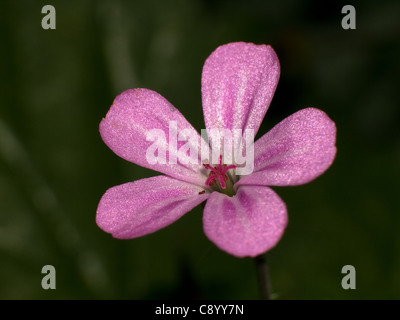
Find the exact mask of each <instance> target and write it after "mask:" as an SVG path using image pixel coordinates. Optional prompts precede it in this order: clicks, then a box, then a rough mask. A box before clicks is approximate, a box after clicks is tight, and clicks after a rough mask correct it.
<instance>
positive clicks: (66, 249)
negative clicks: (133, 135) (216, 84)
mask: <svg viewBox="0 0 400 320" xmlns="http://www.w3.org/2000/svg"><path fill="white" fill-rule="evenodd" d="M45 4H52V5H53V6H54V7H55V8H56V12H57V15H56V17H57V28H56V30H43V29H42V28H41V20H42V18H43V16H44V15H43V14H42V13H41V8H42V6H43V5H45ZM345 4H353V5H354V6H355V8H356V12H357V20H356V22H357V29H356V30H343V29H342V27H341V20H342V17H343V16H344V15H343V14H342V13H341V8H342V7H343V5H345ZM399 16H400V3H399V2H398V1H359V2H352V3H347V2H340V1H317V0H315V1H310V0H309V1H297V0H296V1H295V0H282V1H255V0H250V1H218V2H216V1H211V0H208V1H204V0H203V1H200V0H191V1H187V0H181V1H178V0H176V1H22V0H18V1H4V0H2V1H1V2H0V41H1V42H0V46H1V50H0V80H1V86H0V298H2V299H147V298H179V297H183V298H208V299H257V298H258V292H257V284H256V277H255V270H254V264H253V261H252V259H250V258H245V259H239V258H235V257H233V256H229V255H228V254H226V253H225V252H222V251H220V250H218V249H217V248H216V247H215V246H214V245H213V244H212V243H211V242H210V241H209V240H208V239H207V238H206V237H205V235H204V233H203V231H202V221H201V219H202V208H201V207H199V208H196V209H195V210H193V211H192V212H191V213H189V214H187V215H186V216H184V217H183V218H182V219H180V220H179V221H178V222H176V223H174V224H173V225H171V226H169V227H168V228H165V229H163V230H161V231H159V232H157V233H154V234H152V235H148V236H145V237H142V238H139V239H134V240H128V241H121V240H116V239H113V238H112V237H111V236H110V235H108V234H106V233H105V232H103V231H102V230H100V229H99V228H98V227H97V225H96V224H95V213H96V207H97V204H98V201H99V199H100V198H101V196H102V194H103V193H104V192H105V190H106V189H107V188H109V187H112V186H114V185H117V184H122V183H125V182H128V181H132V180H136V179H139V178H143V177H147V176H149V175H152V174H154V173H153V172H151V171H150V170H145V169H142V168H140V167H138V166H136V165H134V164H131V163H128V162H126V161H124V160H122V159H120V158H119V157H118V156H116V155H115V154H114V153H113V152H112V151H110V150H109V149H108V147H107V146H106V145H105V144H104V143H103V141H102V140H101V138H100V135H99V132H98V124H99V122H100V120H101V118H102V117H103V116H104V115H105V114H106V112H107V111H108V108H109V106H110V105H111V103H112V101H113V99H114V97H115V96H116V95H117V94H119V93H120V92H122V91H124V90H126V89H128V88H135V87H144V88H150V89H153V90H155V91H157V92H159V93H161V94H162V95H163V96H164V97H166V98H167V99H168V100H169V101H170V102H171V103H172V104H174V105H175V106H176V107H177V108H178V109H179V110H181V112H182V113H183V114H184V115H185V116H186V118H187V119H188V120H189V121H190V122H191V123H192V124H193V125H194V126H195V128H197V129H198V130H200V129H201V128H204V123H203V117H202V109H201V94H200V79H201V70H202V66H203V63H204V60H205V59H206V58H207V57H208V55H209V54H210V53H211V52H212V51H213V50H214V49H215V48H217V47H218V46H219V45H222V44H225V43H228V42H233V41H246V42H254V43H266V44H271V45H272V47H273V48H274V49H275V51H276V52H277V54H278V57H279V59H280V63H281V78H280V82H279V85H278V88H277V91H276V94H275V97H274V99H273V102H272V104H271V106H270V109H269V111H268V113H267V116H266V118H265V120H264V122H263V125H262V127H261V129H260V132H259V135H260V134H263V133H265V132H267V131H268V130H269V129H270V128H271V127H272V126H273V125H274V124H276V123H278V122H279V121H280V120H282V119H283V118H285V117H286V116H288V115H290V114H292V113H293V112H295V111H297V110H299V109H301V108H304V107H309V106H313V107H317V108H320V109H322V110H324V111H325V112H327V113H328V115H329V116H330V117H331V118H332V119H333V120H334V121H335V122H336V125H337V128H338V136H337V148H338V153H337V157H336V160H335V162H334V164H333V165H332V167H331V168H330V169H329V170H328V171H327V172H326V174H324V175H322V176H321V177H320V178H318V179H317V180H315V181H313V182H312V183H309V184H307V185H304V186H298V187H286V188H283V187H282V188H274V189H275V190H276V191H277V193H278V194H279V195H280V196H281V197H282V199H283V200H284V201H285V203H286V205H287V207H288V211H289V225H288V227H287V230H286V232H285V234H284V236H283V238H282V240H281V241H280V242H279V243H278V245H277V246H276V247H275V248H274V249H273V250H271V251H270V252H269V253H268V254H267V259H268V262H269V267H270V275H271V279H272V286H273V291H274V297H275V298H277V299H398V298H400V256H399V252H400V233H399V222H400V205H399V195H400V190H399V189H400V188H399V182H400V179H399V178H400V174H399V173H400V172H399V171H400V170H399V163H400V140H399V119H400V117H399V102H398V101H399V97H398V96H399V81H398V75H399V73H400V67H399V57H400V50H399V43H398V39H400V27H399ZM47 264H50V265H53V266H55V268H56V270H57V278H56V279H57V282H56V283H57V289H56V290H47V291H46V290H43V289H42V287H41V280H42V277H43V276H44V275H43V274H41V269H42V267H43V266H44V265H47ZM347 264H350V265H353V266H355V268H356V271H357V289H356V290H347V291H346V290H343V289H342V287H341V279H342V277H343V275H342V274H341V269H342V267H343V266H344V265H347Z"/></svg>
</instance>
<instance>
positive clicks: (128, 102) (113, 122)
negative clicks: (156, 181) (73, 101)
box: [100, 89, 206, 185]
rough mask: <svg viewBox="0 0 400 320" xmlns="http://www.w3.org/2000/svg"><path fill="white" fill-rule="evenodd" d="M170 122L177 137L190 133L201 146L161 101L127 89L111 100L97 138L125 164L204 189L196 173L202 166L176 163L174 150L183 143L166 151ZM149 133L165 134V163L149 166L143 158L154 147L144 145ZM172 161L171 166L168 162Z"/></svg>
mask: <svg viewBox="0 0 400 320" xmlns="http://www.w3.org/2000/svg"><path fill="white" fill-rule="evenodd" d="M171 121H172V122H175V123H176V129H177V130H176V131H177V134H179V133H180V132H182V130H184V129H188V130H192V132H193V133H194V134H195V135H196V139H197V146H200V145H201V144H200V143H201V137H200V135H199V134H198V133H197V132H196V130H195V129H194V128H193V127H192V126H191V124H190V123H189V122H188V121H187V120H186V119H185V118H184V116H183V115H182V114H181V113H180V112H179V111H178V110H177V109H176V108H175V107H173V106H172V105H171V104H170V103H169V102H168V101H167V100H166V99H165V98H163V97H162V96H161V95H159V94H158V93H156V92H154V91H151V90H148V89H131V90H127V91H125V92H123V93H121V94H120V95H119V96H117V97H116V98H115V100H114V103H113V105H112V106H111V108H110V110H109V111H108V113H107V115H106V117H105V119H103V120H102V121H101V122H100V134H101V137H102V138H103V141H104V142H105V143H106V144H107V146H108V147H109V148H110V149H111V150H112V151H114V152H115V153H116V154H117V155H118V156H120V157H121V158H123V159H125V160H128V161H130V162H133V163H136V164H138V165H140V166H142V167H146V168H150V169H153V170H156V171H159V172H162V173H165V174H167V175H169V176H171V177H174V178H177V179H180V180H184V181H187V182H191V183H194V184H199V185H204V181H205V179H206V177H205V176H204V175H202V174H201V173H200V170H202V166H201V165H200V163H201V162H200V160H199V159H198V157H197V158H196V160H197V163H196V164H191V163H188V164H182V163H181V162H180V161H179V159H180V158H179V156H178V155H177V150H179V149H180V148H181V146H182V145H184V144H186V141H178V142H177V144H176V147H175V148H172V149H171V150H169V140H170V135H169V130H170V129H169V128H170V127H169V125H170V122H171ZM153 129H160V130H161V131H162V132H164V134H165V141H166V144H164V147H165V150H166V157H165V160H166V161H165V162H166V163H155V164H151V163H149V161H148V159H147V158H146V151H147V150H148V148H149V147H150V146H151V145H154V143H155V140H153V141H151V140H150V141H147V140H146V134H148V133H149V132H150V130H153ZM156 140H157V139H156ZM171 140H172V141H177V138H176V136H174V135H171ZM171 146H172V145H171ZM156 153H157V152H156ZM153 154H154V153H153ZM198 155H200V151H199V152H198ZM173 157H175V159H176V160H175V163H174V162H173V160H171V159H172V158H173ZM203 171H204V170H203Z"/></svg>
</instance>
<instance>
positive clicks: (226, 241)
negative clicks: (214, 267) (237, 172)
mask: <svg viewBox="0 0 400 320" xmlns="http://www.w3.org/2000/svg"><path fill="white" fill-rule="evenodd" d="M203 225H204V232H205V234H206V235H207V237H208V238H209V239H210V240H211V241H212V242H214V243H215V244H216V245H217V246H218V247H219V248H220V249H222V250H224V251H226V252H228V253H230V254H232V255H234V256H237V257H246V256H249V257H255V256H257V255H259V254H262V253H264V252H266V251H268V250H269V249H271V248H272V247H274V246H275V245H276V244H277V242H278V241H279V239H280V238H281V236H282V234H283V231H284V230H285V227H286V225H287V211H286V206H285V204H284V203H283V201H282V200H281V199H280V198H279V196H278V195H277V194H276V193H275V192H274V191H273V190H272V189H270V188H268V187H263V186H243V187H240V188H239V190H238V192H237V194H236V195H235V196H233V197H228V196H226V195H224V194H221V193H218V192H213V193H211V195H210V197H209V199H208V200H207V203H206V206H205V209H204V215H203Z"/></svg>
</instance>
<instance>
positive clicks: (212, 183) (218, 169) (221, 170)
mask: <svg viewBox="0 0 400 320" xmlns="http://www.w3.org/2000/svg"><path fill="white" fill-rule="evenodd" d="M203 166H204V168H206V169H208V170H210V172H209V174H208V178H207V180H206V186H208V187H213V189H214V190H217V191H219V192H221V193H224V194H226V195H228V196H233V195H234V194H235V192H234V190H233V184H234V183H233V179H232V176H231V174H230V173H229V172H228V170H230V169H235V168H236V166H235V165H234V164H231V165H229V166H228V165H226V164H222V155H220V156H219V164H218V165H217V166H215V167H212V166H210V165H209V164H203Z"/></svg>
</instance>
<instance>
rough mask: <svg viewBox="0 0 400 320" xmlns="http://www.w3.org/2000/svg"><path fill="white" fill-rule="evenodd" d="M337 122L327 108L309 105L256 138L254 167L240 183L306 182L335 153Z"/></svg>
mask: <svg viewBox="0 0 400 320" xmlns="http://www.w3.org/2000/svg"><path fill="white" fill-rule="evenodd" d="M335 141H336V126H335V123H334V122H333V121H332V120H331V119H330V118H329V117H328V116H327V115H326V113H325V112H323V111H321V110H319V109H315V108H307V109H303V110H300V111H298V112H296V113H294V114H292V115H291V116H289V117H287V118H286V119H284V120H283V121H281V122H280V123H279V124H277V125H276V126H275V127H274V128H272V129H271V130H270V131H269V132H268V133H266V134H265V135H264V136H262V137H261V138H260V139H258V140H257V141H256V142H255V145H254V150H255V153H254V171H253V173H252V174H250V175H247V176H242V177H241V178H240V180H239V181H238V182H237V183H236V187H237V186H240V185H268V186H288V185H299V184H304V183H307V182H309V181H311V180H313V179H315V178H317V177H318V176H319V175H321V174H322V173H323V172H325V170H327V169H328V168H329V166H330V165H331V164H332V162H333V160H334V158H335V155H336V147H335Z"/></svg>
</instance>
